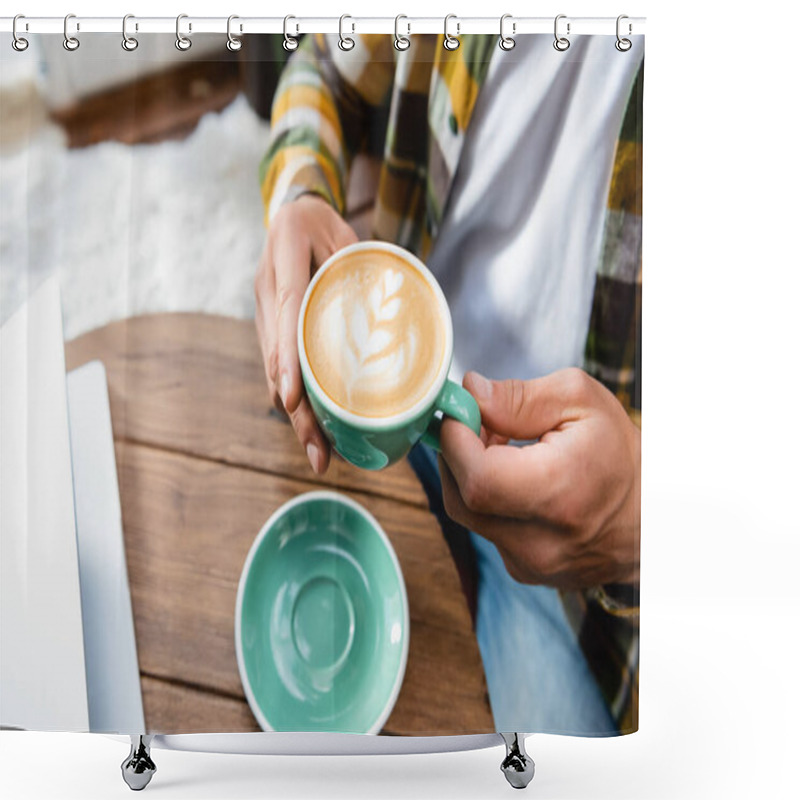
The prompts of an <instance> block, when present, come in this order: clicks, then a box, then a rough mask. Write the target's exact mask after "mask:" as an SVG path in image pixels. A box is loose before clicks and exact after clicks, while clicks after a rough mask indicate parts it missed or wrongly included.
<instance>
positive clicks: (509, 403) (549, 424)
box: [464, 372, 567, 439]
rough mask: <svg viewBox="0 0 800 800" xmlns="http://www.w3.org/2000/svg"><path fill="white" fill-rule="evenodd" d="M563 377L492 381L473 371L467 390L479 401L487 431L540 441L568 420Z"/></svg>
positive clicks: (467, 380) (550, 376)
mask: <svg viewBox="0 0 800 800" xmlns="http://www.w3.org/2000/svg"><path fill="white" fill-rule="evenodd" d="M559 376H560V373H558V372H555V373H553V374H552V375H547V376H545V377H543V378H534V379H533V380H528V381H522V380H518V379H516V378H513V379H511V380H506V381H492V380H489V379H488V378H484V377H483V375H479V374H478V373H477V372H469V373H467V375H466V376H465V377H464V388H465V389H466V390H467V391H468V392H469V393H470V394H471V395H472V396H473V397H474V398H475V399H476V400H477V401H478V406H479V408H480V410H481V423H482V424H483V425H484V426H485V427H486V428H488V429H489V430H491V431H494V432H495V433H497V434H500V435H501V436H508V437H509V438H512V439H539V438H540V437H542V436H544V434H545V433H547V432H548V431H550V430H553V429H554V428H557V427H558V426H559V425H560V424H561V422H562V421H563V419H564V412H565V409H566V404H567V395H566V393H565V389H566V387H563V386H561V385H560V384H561V383H562V381H561V380H560V377H559Z"/></svg>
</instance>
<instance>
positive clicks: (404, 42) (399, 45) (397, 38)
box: [394, 14, 411, 50]
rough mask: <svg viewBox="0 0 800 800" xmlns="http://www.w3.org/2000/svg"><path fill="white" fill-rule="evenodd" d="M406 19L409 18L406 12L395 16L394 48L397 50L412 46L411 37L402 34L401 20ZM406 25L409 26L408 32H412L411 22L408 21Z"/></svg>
mask: <svg viewBox="0 0 800 800" xmlns="http://www.w3.org/2000/svg"><path fill="white" fill-rule="evenodd" d="M401 19H405V20H407V19H408V17H407V16H406V15H405V14H398V15H397V16H396V17H395V18H394V49H395V50H408V48H409V47H411V39H409V38H408V36H401V35H400V20H401ZM406 27H407V28H408V34H409V35H410V34H411V23H410V22H406Z"/></svg>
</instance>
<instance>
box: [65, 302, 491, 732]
mask: <svg viewBox="0 0 800 800" xmlns="http://www.w3.org/2000/svg"><path fill="white" fill-rule="evenodd" d="M66 356H67V368H68V369H73V368H75V367H77V366H80V365H81V364H84V363H86V362H87V361H91V360H93V359H99V360H101V361H102V362H103V364H104V365H105V368H106V372H107V375H108V386H109V395H110V401H111V419H112V425H113V429H114V440H115V447H116V456H117V471H118V478H119V484H120V499H121V502H122V518H123V530H124V536H125V551H126V555H127V564H128V576H129V581H130V588H131V598H132V604H133V615H134V626H135V630H136V644H137V649H138V655H139V670H140V674H141V680H142V695H143V701H144V712H145V723H146V727H147V731H148V732H149V733H194V732H229V731H257V730H259V726H258V723H257V722H256V719H255V717H254V716H253V714H252V712H251V711H250V707H249V706H248V704H247V701H246V699H245V695H244V690H243V688H242V683H241V679H240V677H239V671H238V667H237V663H236V650H235V644H234V610H235V606H236V591H237V587H238V582H239V576H240V574H241V570H242V567H243V565H244V561H245V558H246V556H247V552H248V550H249V549H250V546H251V544H252V542H253V540H254V538H255V536H256V535H257V534H258V531H259V530H260V529H261V527H262V525H263V524H264V522H265V521H266V519H267V518H268V517H269V516H270V515H271V514H272V513H273V512H274V511H275V510H276V509H277V508H278V507H279V506H281V505H282V504H283V503H285V502H286V501H287V500H289V499H291V498H293V497H295V496H296V495H298V494H300V493H303V492H306V491H311V490H313V489H319V488H322V487H324V488H334V489H336V490H337V491H341V492H344V493H346V494H347V495H349V496H350V497H352V498H354V499H356V500H357V501H358V502H359V503H361V504H362V505H363V506H364V507H365V508H367V509H368V510H369V511H370V512H371V513H372V514H373V515H374V516H375V517H376V518H377V520H378V521H379V522H380V523H381V525H382V526H383V528H384V530H385V531H386V533H387V534H388V536H389V538H390V539H391V542H392V545H393V546H394V548H395V551H396V552H397V557H398V559H399V561H400V565H401V567H402V570H403V576H404V578H405V582H406V587H407V590H408V602H409V610H410V616H411V635H410V643H409V654H408V666H407V668H406V674H405V679H404V682H403V686H402V689H401V691H400V695H399V697H398V700H397V703H396V705H395V707H394V710H393V712H392V714H391V716H390V717H389V719H388V720H387V722H386V725H385V727H384V730H383V732H384V733H390V734H400V735H415V736H424V735H432V734H438V735H443V734H464V733H486V732H493V731H494V729H495V728H494V722H493V720H492V715H491V710H490V707H489V703H488V696H487V692H486V683H485V678H484V674H483V665H482V663H481V658H480V653H479V650H478V646H477V641H476V639H475V634H474V632H473V629H472V623H471V619H470V615H469V611H468V608H467V604H466V601H465V599H464V595H463V593H462V590H461V585H460V582H459V578H458V574H457V571H456V567H455V564H454V563H453V560H452V558H451V555H450V551H449V548H448V546H447V544H446V542H445V540H444V538H443V536H442V533H441V530H440V528H439V524H438V522H437V520H436V518H435V517H434V516H433V515H432V514H431V513H430V511H429V510H428V505H427V500H426V497H425V494H424V492H423V490H422V487H421V486H420V484H419V481H418V480H417V478H416V475H415V474H414V472H413V470H412V469H411V467H410V466H409V465H408V464H407V463H406V462H402V463H400V464H397V465H395V466H394V467H391V468H389V469H387V470H383V471H382V472H379V473H369V472H364V471H361V470H358V469H356V468H354V467H351V466H350V465H349V464H345V463H343V462H340V461H333V462H332V464H331V468H330V469H329V471H328V473H327V474H326V475H325V476H322V477H320V476H317V475H315V474H314V473H313V471H312V470H311V468H310V466H309V465H308V462H307V461H306V458H305V454H304V453H303V451H302V448H301V447H300V445H299V444H298V442H297V440H296V438H295V436H294V432H293V430H292V428H291V426H290V425H289V424H288V423H286V422H285V421H283V419H282V418H280V417H279V416H278V415H277V414H276V413H275V412H274V411H272V410H271V409H270V406H269V400H268V397H267V387H266V380H265V377H264V369H263V366H262V362H261V356H260V351H259V348H258V343H257V340H256V334H255V326H254V325H253V323H252V322H246V321H241V320H234V319H229V318H226V317H218V316H211V315H204V314H158V315H152V316H143V317H134V318H130V319H126V320H122V321H119V322H114V323H111V324H110V325H107V326H105V327H103V328H100V329H98V330H95V331H91V332H90V333H87V334H85V335H83V336H81V337H79V338H77V339H74V340H73V341H71V342H69V343H67V346H66Z"/></svg>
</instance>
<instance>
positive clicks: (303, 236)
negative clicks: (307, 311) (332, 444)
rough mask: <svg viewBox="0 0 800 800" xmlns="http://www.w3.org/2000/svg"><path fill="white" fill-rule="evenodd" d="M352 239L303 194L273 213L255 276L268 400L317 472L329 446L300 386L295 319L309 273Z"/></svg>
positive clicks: (334, 216) (324, 206)
mask: <svg viewBox="0 0 800 800" xmlns="http://www.w3.org/2000/svg"><path fill="white" fill-rule="evenodd" d="M356 241H358V237H357V236H356V234H355V233H354V231H353V229H352V228H351V227H350V226H349V225H348V224H347V223H346V222H345V221H344V220H343V219H342V218H341V217H340V216H339V214H338V213H337V212H336V211H335V210H334V209H333V208H331V207H330V205H328V203H326V202H325V201H324V200H323V199H322V198H320V197H316V196H314V195H303V196H302V197H299V198H298V199H297V200H295V201H293V202H291V203H288V204H287V205H285V206H284V207H283V208H282V209H281V210H280V211H279V212H278V213H277V214H276V215H275V218H274V219H273V221H272V223H271V224H270V226H269V233H268V235H267V241H266V244H265V246H264V251H263V253H262V254H261V261H260V262H259V265H258V273H257V274H256V279H255V293H256V329H257V331H258V340H259V343H260V344H261V355H262V357H263V359H264V367H265V369H266V373H267V386H268V387H269V394H270V398H271V400H272V403H273V405H274V406H275V408H277V409H278V410H279V411H285V413H286V414H288V416H289V418H290V419H291V421H292V426H293V427H294V430H295V433H296V434H297V438H298V439H299V440H300V444H302V445H303V447H304V448H305V451H306V454H307V455H308V460H309V462H310V463H311V466H312V468H313V469H314V472H318V473H322V472H325V470H326V469H327V468H328V463H329V461H330V448H329V447H328V442H327V440H326V439H325V436H324V435H323V433H322V431H321V430H320V429H319V425H317V421H316V419H315V418H314V413H313V412H312V410H311V406H310V405H309V402H308V398H307V397H306V394H305V390H304V388H303V380H302V377H301V375H300V360H299V357H298V355H297V319H298V317H299V315H300V305H301V303H302V302H303V295H304V294H305V290H306V287H307V286H308V284H309V282H310V280H311V274H312V271H313V270H315V269H316V268H318V267H319V266H321V265H322V264H323V262H324V261H326V260H327V259H328V258H329V257H330V256H331V255H333V254H334V253H335V252H336V251H337V250H340V249H341V248H342V247H345V246H346V245H349V244H353V243H354V242H356Z"/></svg>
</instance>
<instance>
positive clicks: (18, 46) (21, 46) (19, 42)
mask: <svg viewBox="0 0 800 800" xmlns="http://www.w3.org/2000/svg"><path fill="white" fill-rule="evenodd" d="M21 19H25V15H24V14H17V16H16V17H14V22H13V23H12V25H11V33H12V35H13V36H14V38H13V40H12V41H11V46H12V47H13V48H14V49H15V50H16V51H17V52H18V53H21V52H22V51H23V50H27V49H28V40H27V39H23V38H22V37H21V36H20V35H19V34H18V33H17V21H18V20H21ZM25 30H28V23H27V22H26V23H25Z"/></svg>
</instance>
